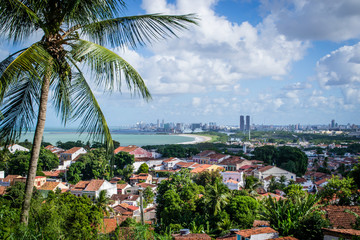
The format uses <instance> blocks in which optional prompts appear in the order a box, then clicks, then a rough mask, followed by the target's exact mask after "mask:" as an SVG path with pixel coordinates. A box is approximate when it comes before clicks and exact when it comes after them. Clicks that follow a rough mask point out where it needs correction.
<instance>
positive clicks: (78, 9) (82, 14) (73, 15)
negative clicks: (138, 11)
mask: <svg viewBox="0 0 360 240" xmlns="http://www.w3.org/2000/svg"><path fill="white" fill-rule="evenodd" d="M125 7H126V6H125V1H123V0H107V1H102V0H92V1H83V0H69V1H65V2H64V3H63V8H64V9H65V10H64V12H65V13H66V14H65V16H64V21H65V23H66V24H68V25H69V26H76V25H79V26H81V25H84V24H90V23H92V22H95V21H98V20H99V19H108V18H114V17H116V16H118V15H119V14H120V13H121V12H122V10H123V9H124V8H125Z"/></svg>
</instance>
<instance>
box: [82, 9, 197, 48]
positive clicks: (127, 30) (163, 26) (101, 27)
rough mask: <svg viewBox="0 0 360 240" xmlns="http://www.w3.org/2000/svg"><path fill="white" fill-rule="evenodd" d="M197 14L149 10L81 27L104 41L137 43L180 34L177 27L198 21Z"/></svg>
mask: <svg viewBox="0 0 360 240" xmlns="http://www.w3.org/2000/svg"><path fill="white" fill-rule="evenodd" d="M197 21H198V18H197V17H196V16H195V15H194V14H187V15H177V16H171V15H160V14H148V15H139V16H131V17H120V18H114V19H108V20H103V21H98V22H94V23H92V24H89V25H85V26H82V27H81V33H82V34H84V35H87V36H89V37H90V39H91V40H92V41H94V42H96V43H98V44H100V45H104V44H110V45H111V46H115V47H117V46H130V47H133V48H134V47H137V46H139V45H140V46H142V45H146V44H149V43H151V42H153V41H157V40H159V39H165V38H168V37H172V36H175V37H176V36H177V34H176V31H179V30H184V29H187V27H188V26H189V25H190V24H197Z"/></svg>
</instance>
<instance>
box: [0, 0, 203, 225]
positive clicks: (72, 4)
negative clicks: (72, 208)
mask: <svg viewBox="0 0 360 240" xmlns="http://www.w3.org/2000/svg"><path fill="white" fill-rule="evenodd" d="M125 7H126V4H125V0H107V1H102V0H89V1H79V0H61V1H60V0H2V1H0V33H3V34H4V35H5V37H7V38H8V39H9V40H10V41H13V42H19V41H22V40H24V39H26V38H28V37H29V36H30V35H31V34H32V33H34V32H41V33H42V34H43V37H42V38H41V40H40V41H38V42H35V43H34V44H32V45H31V46H29V47H27V48H25V49H22V50H20V51H17V52H15V53H14V54H12V55H10V56H9V57H7V58H6V59H4V60H3V61H2V62H1V63H0V102H1V107H2V109H1V114H2V118H1V122H0V139H5V140H7V141H13V140H14V139H16V138H19V137H20V136H21V134H22V133H23V132H26V131H27V130H29V129H30V128H31V127H33V126H34V119H37V122H36V128H35V135H34V139H33V149H32V153H31V160H30V166H29V172H28V176H27V181H26V197H25V200H24V204H23V208H22V214H21V222H23V223H25V224H26V225H27V222H28V215H29V207H30V200H31V193H32V186H33V184H34V179H35V174H36V168H37V161H38V157H39V151H40V144H41V140H42V135H43V132H44V126H45V120H46V111H47V102H48V99H49V92H51V93H52V94H51V96H50V98H51V99H52V100H53V104H54V106H55V110H56V111H57V113H58V115H59V116H60V118H61V120H62V122H63V123H64V125H65V124H66V123H67V122H68V121H71V120H78V119H82V121H81V125H80V126H81V127H80V129H79V130H80V132H91V133H92V135H91V137H92V138H93V140H95V139H96V140H97V141H101V142H103V143H105V144H106V146H107V149H108V151H109V153H111V152H112V148H113V142H112V138H111V135H110V131H109V128H108V125H107V123H106V120H105V117H104V115H103V113H102V111H101V109H100V106H99V104H98V102H97V100H96V98H95V95H94V94H93V92H92V90H91V88H90V85H89V82H88V81H87V79H86V78H85V76H84V73H83V71H82V69H83V68H84V67H86V70H88V71H89V72H90V73H91V76H92V78H93V79H92V80H93V81H94V82H95V84H96V85H97V86H98V87H101V88H103V89H104V90H105V91H112V90H114V89H116V90H119V91H120V90H121V82H122V81H121V80H125V83H126V86H127V87H128V88H129V89H130V91H131V92H132V94H134V95H139V96H141V97H143V98H144V99H147V100H148V99H150V98H151V95H150V93H149V91H148V89H147V88H146V86H145V84H144V81H143V79H142V78H141V76H140V75H139V73H138V72H137V71H136V70H135V69H134V68H133V67H132V66H131V65H130V64H129V63H127V62H126V61H125V60H124V59H123V58H121V57H120V56H119V55H117V54H115V53H114V52H112V51H110V50H108V49H107V48H106V47H104V45H108V46H112V47H115V46H121V47H137V46H141V45H145V44H147V43H150V42H152V41H154V40H159V39H163V38H166V37H169V36H176V32H174V31H175V30H181V29H186V28H187V25H188V24H194V23H196V20H197V19H196V17H195V16H194V15H179V16H169V15H159V14H149V15H141V16H131V17H119V16H120V14H121V13H123V11H124V9H125ZM80 37H83V38H84V39H88V40H84V39H81V38H80ZM36 108H38V112H37V113H36V110H35V109H36Z"/></svg>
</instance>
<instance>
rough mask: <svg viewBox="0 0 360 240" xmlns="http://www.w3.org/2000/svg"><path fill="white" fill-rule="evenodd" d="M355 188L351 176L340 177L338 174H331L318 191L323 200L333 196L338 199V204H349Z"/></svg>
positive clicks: (328, 199)
mask: <svg viewBox="0 0 360 240" xmlns="http://www.w3.org/2000/svg"><path fill="white" fill-rule="evenodd" d="M355 190H356V187H355V184H354V180H353V179H352V178H343V179H340V178H339V176H332V178H331V179H329V180H328V183H327V184H326V185H325V186H324V188H323V189H322V190H321V191H320V196H321V197H322V198H323V199H324V201H331V200H332V199H333V198H335V199H338V202H337V204H338V205H350V204H351V202H352V200H353V199H352V197H353V194H355Z"/></svg>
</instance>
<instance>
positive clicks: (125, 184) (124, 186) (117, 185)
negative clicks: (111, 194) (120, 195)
mask: <svg viewBox="0 0 360 240" xmlns="http://www.w3.org/2000/svg"><path fill="white" fill-rule="evenodd" d="M128 185H129V184H127V183H124V184H116V188H117V189H118V190H120V189H124V188H126V187H127V186H128Z"/></svg>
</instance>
